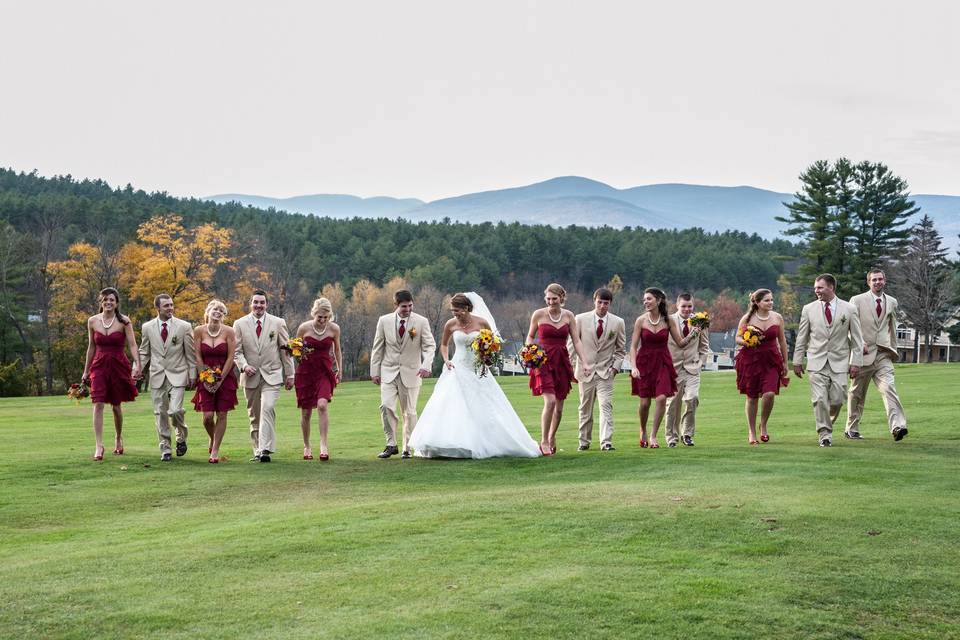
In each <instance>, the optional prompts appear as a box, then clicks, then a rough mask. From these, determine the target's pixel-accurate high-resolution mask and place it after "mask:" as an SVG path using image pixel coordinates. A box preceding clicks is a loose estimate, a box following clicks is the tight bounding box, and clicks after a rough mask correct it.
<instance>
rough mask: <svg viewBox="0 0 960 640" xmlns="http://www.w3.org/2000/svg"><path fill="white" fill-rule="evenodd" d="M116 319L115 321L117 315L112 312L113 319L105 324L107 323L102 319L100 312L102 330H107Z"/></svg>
mask: <svg viewBox="0 0 960 640" xmlns="http://www.w3.org/2000/svg"><path fill="white" fill-rule="evenodd" d="M116 321H117V316H116V314H114V316H113V320H111V321H110V324H107V323H106V322H105V321H104V320H103V314H102V313H101V314H100V324H102V325H103V330H104V331H106V330H108V329H109V328H110V327H112V326H113V323H114V322H116Z"/></svg>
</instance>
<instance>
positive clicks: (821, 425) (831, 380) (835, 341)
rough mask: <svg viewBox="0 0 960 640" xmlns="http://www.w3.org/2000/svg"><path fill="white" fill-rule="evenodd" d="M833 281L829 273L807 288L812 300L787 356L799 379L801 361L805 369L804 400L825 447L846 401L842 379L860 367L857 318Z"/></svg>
mask: <svg viewBox="0 0 960 640" xmlns="http://www.w3.org/2000/svg"><path fill="white" fill-rule="evenodd" d="M836 288H837V279H836V278H834V277H833V276H832V275H831V274H829V273H824V274H821V275H819V276H817V279H816V281H815V282H814V284H813V292H814V293H815V294H816V296H817V301H816V302H811V303H810V304H808V305H806V306H804V307H803V311H802V312H801V313H800V327H799V329H798V330H797V342H796V346H795V347H794V352H793V371H794V373H796V375H797V377H798V378H802V377H803V371H804V367H803V358H804V356H806V358H807V368H808V369H809V371H810V396H811V399H812V401H813V416H814V420H815V421H816V425H817V434H818V436H819V439H820V446H821V447H829V446H831V445H832V444H833V443H832V437H833V423H834V422H835V421H836V419H837V416H838V415H839V414H840V409H842V408H843V403H844V401H845V400H846V398H847V378H848V377H851V378H856V377H857V376H858V375H859V374H860V365H861V364H862V363H863V336H862V335H861V333H860V314H859V313H858V312H857V308H856V307H854V306H853V305H852V304H850V303H849V302H844V301H843V300H841V299H839V298H837V296H836V293H835V292H836Z"/></svg>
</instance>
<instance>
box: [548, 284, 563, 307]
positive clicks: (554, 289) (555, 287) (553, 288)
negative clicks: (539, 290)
mask: <svg viewBox="0 0 960 640" xmlns="http://www.w3.org/2000/svg"><path fill="white" fill-rule="evenodd" d="M543 292H544V293H552V294H554V295H555V296H557V297H558V298H560V304H563V303H564V302H566V301H567V290H566V289H564V288H563V287H561V286H560V285H559V284H557V283H556V282H551V283H550V284H548V285H547V288H546V289H544V291H543Z"/></svg>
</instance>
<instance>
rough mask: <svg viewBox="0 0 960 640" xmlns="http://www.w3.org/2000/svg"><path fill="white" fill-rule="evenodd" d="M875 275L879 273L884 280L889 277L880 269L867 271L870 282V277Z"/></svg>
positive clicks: (875, 268)
mask: <svg viewBox="0 0 960 640" xmlns="http://www.w3.org/2000/svg"><path fill="white" fill-rule="evenodd" d="M875 273H879V274H880V275H882V276H883V277H884V278H886V277H887V274H885V273H884V272H883V269H881V268H880V267H874V268H873V269H870V271H867V280H869V279H870V276H872V275H873V274H875Z"/></svg>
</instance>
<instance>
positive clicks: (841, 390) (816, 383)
mask: <svg viewBox="0 0 960 640" xmlns="http://www.w3.org/2000/svg"><path fill="white" fill-rule="evenodd" d="M847 375H848V374H847V373H834V371H833V370H831V369H830V367H829V366H826V367H824V368H823V369H821V370H820V371H808V376H809V378H810V398H811V400H812V401H813V418H814V421H815V422H816V425H817V434H818V435H819V439H820V440H825V439H827V438H832V437H833V423H834V422H836V420H837V416H838V415H840V409H842V408H843V403H844V402H845V401H846V399H847Z"/></svg>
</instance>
